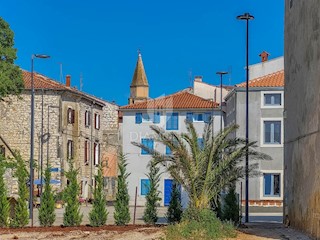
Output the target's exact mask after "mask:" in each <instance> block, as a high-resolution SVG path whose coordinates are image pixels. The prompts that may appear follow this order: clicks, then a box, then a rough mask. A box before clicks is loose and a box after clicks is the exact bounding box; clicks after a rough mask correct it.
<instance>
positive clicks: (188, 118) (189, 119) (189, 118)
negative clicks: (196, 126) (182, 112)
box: [186, 112, 193, 123]
mask: <svg viewBox="0 0 320 240" xmlns="http://www.w3.org/2000/svg"><path fill="white" fill-rule="evenodd" d="M186 120H187V122H189V123H191V122H192V120H193V113H192V112H188V113H187V119H186Z"/></svg>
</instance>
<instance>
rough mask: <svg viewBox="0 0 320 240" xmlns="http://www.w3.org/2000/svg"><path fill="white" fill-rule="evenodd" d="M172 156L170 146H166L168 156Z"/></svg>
mask: <svg viewBox="0 0 320 240" xmlns="http://www.w3.org/2000/svg"><path fill="white" fill-rule="evenodd" d="M171 154H172V152H171V149H170V148H169V147H168V146H166V155H171Z"/></svg>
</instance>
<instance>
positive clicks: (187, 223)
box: [166, 208, 236, 240]
mask: <svg viewBox="0 0 320 240" xmlns="http://www.w3.org/2000/svg"><path fill="white" fill-rule="evenodd" d="M234 237H236V232H235V229H234V227H233V225H232V224H230V223H227V222H226V223H222V222H221V221H220V220H219V219H218V218H217V217H216V215H215V213H214V212H213V211H211V210H209V209H201V210H199V209H196V208H188V209H186V211H185V212H184V213H183V217H182V221H181V223H179V224H175V225H169V226H168V227H167V231H166V239H167V240H182V239H203V240H209V239H224V238H234Z"/></svg>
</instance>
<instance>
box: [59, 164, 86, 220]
mask: <svg viewBox="0 0 320 240" xmlns="http://www.w3.org/2000/svg"><path fill="white" fill-rule="evenodd" d="M77 176H78V170H76V169H74V166H73V162H72V161H71V160H69V171H68V172H66V177H67V179H68V180H69V184H68V185H67V187H66V188H65V190H64V195H63V200H64V202H65V203H66V205H67V206H66V209H65V212H64V214H63V224H64V225H65V226H79V225H80V224H81V221H82V217H83V215H82V214H80V202H79V201H78V196H79V194H80V187H79V184H78V182H77Z"/></svg>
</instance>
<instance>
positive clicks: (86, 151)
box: [84, 140, 90, 165]
mask: <svg viewBox="0 0 320 240" xmlns="http://www.w3.org/2000/svg"><path fill="white" fill-rule="evenodd" d="M89 159H90V142H89V141H88V140H85V142H84V163H85V165H88V164H89Z"/></svg>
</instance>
